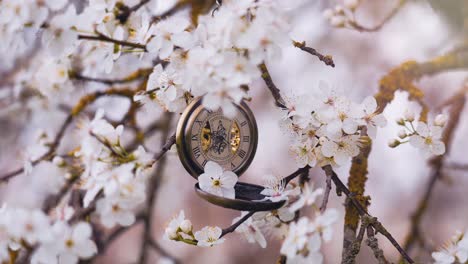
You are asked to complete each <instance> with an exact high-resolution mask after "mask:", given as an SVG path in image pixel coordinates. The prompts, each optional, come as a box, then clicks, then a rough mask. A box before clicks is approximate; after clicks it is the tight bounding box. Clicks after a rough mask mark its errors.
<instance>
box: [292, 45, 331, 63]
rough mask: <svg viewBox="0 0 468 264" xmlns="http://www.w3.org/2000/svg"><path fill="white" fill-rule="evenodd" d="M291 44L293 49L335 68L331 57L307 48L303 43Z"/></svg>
mask: <svg viewBox="0 0 468 264" xmlns="http://www.w3.org/2000/svg"><path fill="white" fill-rule="evenodd" d="M293 44H294V47H296V48H299V49H301V50H303V51H305V52H307V53H309V54H311V55H313V56H316V57H317V58H318V59H319V60H320V61H322V62H323V63H325V65H328V66H331V67H335V62H333V58H332V56H331V55H322V54H321V53H320V52H318V51H317V50H316V49H314V48H311V47H307V46H306V43H305V41H303V42H298V41H293Z"/></svg>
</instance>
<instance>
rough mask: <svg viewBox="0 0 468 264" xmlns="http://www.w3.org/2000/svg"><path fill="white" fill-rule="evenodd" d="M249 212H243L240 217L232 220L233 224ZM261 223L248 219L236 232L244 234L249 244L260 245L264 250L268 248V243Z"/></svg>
mask: <svg viewBox="0 0 468 264" xmlns="http://www.w3.org/2000/svg"><path fill="white" fill-rule="evenodd" d="M246 214H247V212H242V213H241V215H240V216H239V217H236V218H234V219H233V220H232V223H233V224H234V223H236V222H237V221H238V220H240V219H241V218H242V217H244V216H245V215H246ZM260 226H261V224H260V222H259V221H253V220H252V218H249V219H247V220H246V221H245V222H243V223H242V224H241V225H240V226H239V227H237V229H236V232H237V233H240V234H243V235H244V237H245V238H246V239H247V241H248V242H249V243H255V242H256V243H258V244H259V245H260V246H261V247H262V248H266V245H267V241H266V239H265V237H264V235H263V233H262V230H261V229H260Z"/></svg>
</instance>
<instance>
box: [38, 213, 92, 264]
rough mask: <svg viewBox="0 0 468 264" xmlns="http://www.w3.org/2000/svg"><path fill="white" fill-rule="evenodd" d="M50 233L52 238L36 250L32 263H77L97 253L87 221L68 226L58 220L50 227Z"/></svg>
mask: <svg viewBox="0 0 468 264" xmlns="http://www.w3.org/2000/svg"><path fill="white" fill-rule="evenodd" d="M52 234H53V236H54V239H53V240H51V241H50V242H48V243H45V244H43V245H42V246H41V247H40V248H39V249H38V250H37V252H36V253H35V255H34V256H33V260H32V262H33V263H78V261H79V260H80V259H88V258H90V257H92V256H93V255H95V254H96V253H97V247H96V244H95V243H94V241H92V240H91V235H92V229H91V226H90V225H89V223H85V222H79V223H77V224H76V225H74V226H73V227H70V226H69V225H68V224H67V223H65V222H60V221H59V222H57V223H55V224H54V226H53V227H52Z"/></svg>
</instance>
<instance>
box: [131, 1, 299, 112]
mask: <svg viewBox="0 0 468 264" xmlns="http://www.w3.org/2000/svg"><path fill="white" fill-rule="evenodd" d="M274 2H275V1H251V0H250V1H241V2H239V1H224V2H223V5H222V6H221V7H219V8H218V9H217V10H216V11H215V12H214V14H213V15H207V16H202V17H200V18H199V20H198V25H197V26H196V28H193V26H191V25H190V23H189V21H188V20H186V19H184V18H182V17H177V16H175V17H172V18H169V19H167V20H163V21H161V22H160V23H158V24H157V25H156V26H155V31H154V32H153V34H154V35H155V36H154V37H153V38H151V40H150V41H149V43H148V45H147V49H148V51H149V53H150V54H152V53H154V54H157V55H158V56H159V58H160V59H162V60H165V62H166V63H167V65H166V66H165V67H162V65H161V64H158V65H156V66H155V67H154V70H153V73H152V74H151V75H150V77H149V80H148V84H147V88H146V92H145V93H144V94H142V95H138V96H137V97H136V98H135V99H136V100H139V101H141V102H143V103H149V102H150V101H155V102H157V103H158V104H159V105H160V106H161V107H162V108H163V109H165V110H168V111H172V112H180V111H182V110H183V109H184V107H185V106H186V102H187V101H188V100H187V97H191V96H195V97H197V96H204V98H203V105H204V106H205V107H207V108H208V109H211V110H217V109H218V108H220V107H221V108H222V109H223V112H224V114H225V115H227V116H233V115H234V114H235V107H234V106H233V104H232V103H237V104H238V103H240V101H241V100H242V99H243V98H245V97H246V96H247V90H248V85H249V84H250V83H251V82H252V81H253V80H255V79H258V78H259V77H260V71H259V69H258V68H257V66H258V65H259V64H260V63H262V62H263V61H265V60H269V59H273V58H275V57H277V56H279V55H280V51H281V50H280V45H283V44H286V43H291V42H290V40H289V39H288V29H289V24H288V22H287V20H286V18H285V17H284V15H283V14H282V13H281V12H280V10H278V8H277V7H276V4H275V3H274Z"/></svg>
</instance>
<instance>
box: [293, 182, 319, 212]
mask: <svg viewBox="0 0 468 264" xmlns="http://www.w3.org/2000/svg"><path fill="white" fill-rule="evenodd" d="M322 194H323V189H322V188H317V189H315V190H313V185H311V184H308V183H305V184H304V187H302V193H301V194H300V195H299V199H298V200H297V201H295V202H294V203H293V204H291V205H290V206H289V210H290V211H291V212H295V211H297V210H299V209H301V208H303V207H304V206H311V205H313V204H314V203H315V201H316V200H317V198H318V197H319V196H320V195H322Z"/></svg>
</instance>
